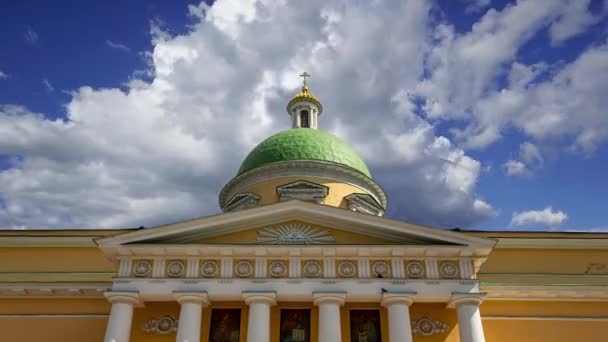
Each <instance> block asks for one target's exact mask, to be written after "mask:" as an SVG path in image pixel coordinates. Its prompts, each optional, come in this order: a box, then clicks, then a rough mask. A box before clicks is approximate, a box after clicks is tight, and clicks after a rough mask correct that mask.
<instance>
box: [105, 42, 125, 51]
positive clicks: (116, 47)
mask: <svg viewBox="0 0 608 342" xmlns="http://www.w3.org/2000/svg"><path fill="white" fill-rule="evenodd" d="M106 46H108V47H110V48H112V49H114V50H121V51H126V52H129V51H131V48H129V47H128V46H126V45H124V44H121V43H117V42H114V41H111V40H109V39H108V40H106Z"/></svg>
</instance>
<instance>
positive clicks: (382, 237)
mask: <svg viewBox="0 0 608 342" xmlns="http://www.w3.org/2000/svg"><path fill="white" fill-rule="evenodd" d="M294 227H295V228H294ZM298 227H299V228H298ZM290 229H291V231H289V230H290ZM290 234H291V235H290ZM298 234H300V236H299V237H298ZM298 238H300V239H301V241H298V240H297V239H298ZM290 239H291V240H290ZM97 243H98V244H99V246H100V247H102V248H104V247H107V248H112V247H119V246H125V245H134V244H136V245H151V244H153V245H207V244H222V245H226V244H234V245H240V244H246V245H276V244H284V245H307V244H319V245H372V246H373V245H401V246H409V245H424V246H438V247H450V246H451V247H464V248H469V249H471V248H472V249H475V250H483V251H487V252H489V250H490V249H491V248H492V247H493V245H494V243H495V242H494V241H493V240H488V239H484V238H479V237H474V236H470V235H466V234H464V233H459V232H453V231H447V230H442V229H437V228H430V227H425V226H420V225H415V224H411V223H407V222H403V221H397V220H391V219H387V218H384V217H379V216H373V215H368V214H363V213H357V212H353V211H349V210H345V209H341V208H335V207H330V206H325V205H319V204H314V203H307V202H302V201H297V200H292V201H288V202H281V203H276V204H272V205H266V206H261V207H256V208H252V209H247V210H241V211H237V212H229V213H223V214H219V215H215V216H208V217H204V218H200V219H195V220H190V221H185V222H181V223H176V224H170V225H165V226H159V227H153V228H146V229H140V230H137V231H133V232H128V233H124V234H121V235H117V236H113V237H106V238H102V239H100V240H98V241H97Z"/></svg>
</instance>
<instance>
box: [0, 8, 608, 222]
mask: <svg viewBox="0 0 608 342" xmlns="http://www.w3.org/2000/svg"><path fill="white" fill-rule="evenodd" d="M477 3H480V4H482V5H483V2H477ZM571 4H572V3H571V2H568V1H566V0H551V1H550V0H547V1H521V2H518V3H517V4H514V5H508V6H506V7H505V8H504V9H502V10H500V11H497V10H494V9H489V10H488V11H487V12H486V13H485V14H484V15H483V16H482V18H481V19H479V20H478V21H477V22H476V23H475V24H474V25H473V27H472V29H471V31H470V32H464V33H457V32H456V31H455V29H454V28H453V27H452V26H450V25H448V24H446V23H439V24H437V23H436V22H434V21H432V20H430V19H429V12H430V11H431V6H433V5H432V4H429V3H425V2H422V1H409V2H394V3H392V2H391V3H383V4H382V5H379V4H378V3H375V2H358V3H356V4H352V3H351V2H348V1H342V0H336V1H333V2H327V1H321V0H317V1H316V2H315V1H313V2H312V3H308V2H306V3H303V2H276V1H266V0H260V1H253V0H252V1H248V2H246V3H243V2H242V1H237V2H231V1H221V2H216V3H215V4H214V5H213V6H211V7H209V6H207V5H205V4H201V5H199V6H190V7H189V10H190V14H191V15H192V16H193V17H194V18H195V19H196V20H197V22H196V23H195V25H194V26H193V27H191V30H190V31H188V32H187V33H185V34H182V35H178V36H170V35H169V34H168V33H166V32H164V31H162V29H161V28H160V27H159V26H157V25H153V27H152V35H153V37H152V42H153V45H154V47H153V50H152V51H150V52H149V57H150V67H151V70H149V72H150V74H151V75H152V76H153V77H152V79H151V81H149V82H146V81H143V80H139V79H136V80H134V81H132V82H130V83H129V85H128V86H127V88H126V89H124V90H120V89H118V88H109V89H92V88H90V87H86V86H85V87H82V88H80V89H77V90H75V91H74V92H73V97H72V99H71V101H70V102H69V103H68V104H67V107H66V108H67V118H66V120H48V119H44V117H43V116H42V115H40V114H36V113H32V112H30V111H29V110H28V109H26V108H23V107H15V106H4V107H1V108H0V153H1V154H3V155H9V156H15V157H14V159H13V160H12V165H11V167H10V168H9V169H7V170H4V171H1V172H0V188H2V189H3V193H2V202H3V203H4V204H5V205H4V206H0V225H9V226H14V227H18V226H103V227H108V226H123V225H130V226H139V225H151V224H159V223H166V222H171V221H175V220H179V219H183V218H187V217H195V216H202V215H206V214H209V213H214V212H217V210H218V208H217V204H216V203H217V193H218V191H219V189H220V188H221V186H222V185H223V184H224V183H225V182H226V181H228V179H229V178H230V177H231V176H232V175H234V173H235V172H236V170H237V169H238V165H239V163H240V162H241V161H242V159H243V158H244V156H245V155H246V153H247V152H248V151H249V150H250V149H251V148H252V147H253V146H254V145H255V144H256V143H258V142H259V141H261V140H262V139H263V138H265V137H267V136H268V135H270V134H272V133H274V132H277V131H279V130H283V129H286V128H288V127H289V123H288V119H287V117H286V116H287V115H286V113H284V106H285V103H286V102H287V100H288V99H289V98H290V97H291V96H292V95H293V93H294V91H296V89H297V87H298V84H299V80H298V77H297V75H298V74H299V73H300V72H301V71H303V70H306V71H308V72H310V73H311V74H312V75H313V78H312V79H311V89H312V91H313V92H315V93H316V94H317V95H318V96H319V97H320V98H321V100H322V101H323V104H324V108H325V111H324V114H323V116H322V117H321V118H320V127H321V128H323V129H327V130H330V131H332V132H335V133H336V134H338V135H340V136H341V137H343V138H345V140H347V141H349V142H351V143H352V144H354V145H355V147H356V148H357V149H358V150H359V151H361V153H362V154H363V156H364V158H365V159H366V160H367V161H368V163H369V164H370V166H371V168H372V170H373V172H374V176H375V178H376V179H377V180H378V181H379V182H380V183H381V185H382V186H383V187H384V188H385V190H386V191H387V192H388V194H389V212H390V213H391V214H393V215H396V216H399V217H401V218H405V219H409V220H411V221H414V222H421V223H427V224H433V225H440V226H446V227H454V226H464V227H467V226H470V225H474V224H475V223H477V222H480V221H481V220H484V219H486V218H488V217H492V216H494V215H496V214H497V211H496V209H494V208H493V207H492V205H491V204H490V203H488V202H486V201H484V199H482V198H481V196H479V194H478V193H477V191H476V185H477V182H478V180H479V177H480V171H481V170H482V169H485V168H488V165H482V163H481V162H480V161H478V160H475V159H473V158H472V157H471V156H470V155H467V153H466V152H465V151H464V150H463V149H462V147H465V148H483V147H485V146H487V145H489V144H491V143H493V142H495V141H497V140H498V139H501V137H502V134H503V133H502V132H503V131H504V129H505V128H509V127H515V128H517V129H519V130H520V131H521V132H523V134H524V135H526V141H527V142H525V143H523V144H522V145H521V146H520V149H519V151H518V152H516V155H514V156H512V157H510V158H509V159H510V161H509V162H507V163H510V165H509V166H507V165H505V166H504V167H505V170H506V171H507V173H509V172H511V174H517V173H518V172H519V174H524V173H532V172H535V171H536V170H538V169H539V168H541V167H543V164H544V160H543V155H542V153H541V151H544V149H543V146H544V144H545V143H547V144H550V143H552V142H554V141H557V140H559V142H562V141H566V142H567V143H568V144H569V147H570V149H572V150H574V151H579V150H582V151H592V150H593V149H594V148H595V147H597V145H598V144H600V143H601V142H603V141H605V139H606V138H608V117H606V116H605V115H604V113H603V112H602V110H603V108H607V107H608V103H607V102H606V101H608V100H607V99H608V98H607V97H606V96H605V95H604V94H603V93H604V92H605V91H604V90H605V89H608V74H607V73H605V72H604V70H606V69H608V64H607V63H608V48H607V47H606V46H605V45H599V46H594V47H591V48H589V49H587V51H585V52H584V53H583V54H581V55H580V56H578V58H577V59H576V60H574V61H571V62H570V63H564V64H556V65H549V64H547V63H544V62H537V63H534V64H531V65H526V64H524V63H522V62H521V61H518V60H517V55H518V52H519V51H520V49H521V47H522V46H523V45H524V44H526V43H527V42H528V41H529V40H530V39H531V38H533V37H534V36H535V35H537V34H538V33H539V32H543V30H544V29H549V30H553V31H555V32H556V33H550V34H553V35H554V37H555V38H556V39H557V40H560V39H561V40H563V39H567V38H568V37H569V36H573V35H574V34H577V33H578V32H580V31H581V30H584V25H581V24H580V23H581V22H584V21H577V20H574V19H568V18H567V17H568V15H572V16H574V14H567V13H566V12H565V11H566V10H568V9H572V8H573V7H572V6H575V5H571ZM577 13H578V14H579V15H581V13H583V12H582V11H580V10H579V12H577ZM277 28H280V29H277ZM32 32H33V30H32ZM34 33H35V32H34ZM35 37H36V39H35V41H36V42H37V41H38V39H37V34H36V35H35ZM557 40H556V41H557ZM108 42H110V41H108ZM108 42H106V44H107V45H108V46H110V44H108ZM112 43H114V44H118V43H115V42H112ZM110 47H111V46H110ZM119 49H120V48H119ZM500 79H505V80H506V81H507V83H506V84H505V85H504V87H503V84H502V83H501V82H499V81H498V80H500ZM117 86H118V85H117ZM419 100H422V101H423V103H424V105H423V106H422V107H421V108H419V106H418V103H419ZM419 114H421V115H420V116H419ZM444 119H448V120H450V119H455V120H462V121H463V122H464V125H463V126H464V127H465V128H463V129H455V130H453V131H452V133H453V137H455V139H454V140H455V141H454V140H452V139H451V137H446V136H441V135H439V134H438V133H437V131H436V130H435V128H434V122H433V121H434V120H444ZM458 143H460V144H461V145H458ZM461 146H462V147H461ZM505 159H507V158H505ZM509 168H510V169H509ZM509 170H511V171H509Z"/></svg>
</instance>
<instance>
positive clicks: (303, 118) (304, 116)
mask: <svg viewBox="0 0 608 342" xmlns="http://www.w3.org/2000/svg"><path fill="white" fill-rule="evenodd" d="M300 127H304V128H308V127H310V124H309V123H308V111H307V110H303V111H301V112H300Z"/></svg>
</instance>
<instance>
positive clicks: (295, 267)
mask: <svg viewBox="0 0 608 342" xmlns="http://www.w3.org/2000/svg"><path fill="white" fill-rule="evenodd" d="M301 272H302V260H301V258H289V278H300V276H301V275H300V274H301Z"/></svg>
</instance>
